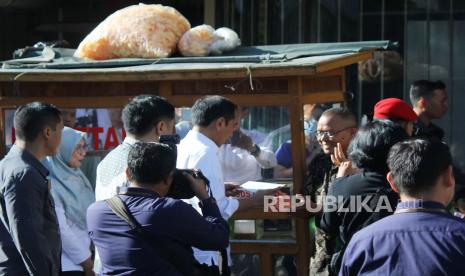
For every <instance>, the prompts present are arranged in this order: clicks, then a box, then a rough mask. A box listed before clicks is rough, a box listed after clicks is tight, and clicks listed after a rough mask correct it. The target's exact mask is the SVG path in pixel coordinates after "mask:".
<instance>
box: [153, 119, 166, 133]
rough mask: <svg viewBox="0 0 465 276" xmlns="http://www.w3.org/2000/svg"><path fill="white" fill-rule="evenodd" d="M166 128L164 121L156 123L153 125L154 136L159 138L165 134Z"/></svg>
mask: <svg viewBox="0 0 465 276" xmlns="http://www.w3.org/2000/svg"><path fill="white" fill-rule="evenodd" d="M167 127H168V126H167V125H166V123H165V121H163V120H160V122H158V123H157V124H156V125H155V134H156V135H157V136H160V135H161V134H162V133H164V132H165V130H166V128H167Z"/></svg>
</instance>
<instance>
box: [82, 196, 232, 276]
mask: <svg viewBox="0 0 465 276" xmlns="http://www.w3.org/2000/svg"><path fill="white" fill-rule="evenodd" d="M128 192H129V193H131V194H129V195H125V193H128ZM120 197H121V198H122V199H123V201H124V203H125V204H126V205H127V206H128V208H129V211H130V212H131V214H132V215H133V216H134V218H135V219H136V220H137V221H138V222H139V224H140V225H141V226H142V227H143V228H144V229H145V230H146V231H148V232H150V234H152V235H153V236H155V237H158V238H159V240H165V241H166V242H165V244H163V245H160V248H169V249H170V251H171V253H172V254H173V255H174V256H176V258H178V259H180V260H184V262H183V263H184V265H185V267H182V268H179V267H176V268H174V267H173V266H172V265H171V263H169V262H168V261H167V260H166V259H164V258H163V257H161V256H159V255H158V254H157V249H154V248H153V247H152V246H151V245H150V244H148V243H147V242H146V241H145V240H144V239H143V238H141V237H138V236H137V235H136V234H135V233H134V232H133V231H132V230H131V229H130V227H129V225H128V224H127V223H126V222H125V221H123V220H122V219H121V218H119V217H117V216H116V214H114V213H113V212H112V210H111V209H110V208H109V207H108V205H107V203H106V202H105V201H97V202H95V203H94V204H92V205H91V206H90V207H89V209H88V210H87V224H88V230H89V235H90V238H91V239H92V241H93V242H94V244H95V246H96V247H97V249H98V253H99V255H100V259H101V261H102V266H103V267H102V273H103V275H114V274H118V275H135V274H134V273H136V271H137V275H180V274H179V272H178V271H186V270H187V271H189V270H190V271H193V261H194V259H193V253H192V248H191V247H192V246H195V247H197V248H199V249H201V250H219V249H220V248H226V247H227V245H228V242H229V228H228V224H227V222H226V221H225V220H223V218H222V217H221V214H220V211H219V209H218V206H217V205H216V203H214V202H207V203H206V204H204V205H203V206H202V213H203V216H204V217H202V216H201V215H200V214H199V213H198V212H197V211H196V210H195V209H194V208H192V206H190V205H189V204H187V203H185V202H183V201H181V200H176V199H172V198H169V197H158V195H157V194H156V193H154V192H151V191H149V190H146V189H142V188H133V187H129V188H128V187H121V188H120ZM190 275H192V273H190Z"/></svg>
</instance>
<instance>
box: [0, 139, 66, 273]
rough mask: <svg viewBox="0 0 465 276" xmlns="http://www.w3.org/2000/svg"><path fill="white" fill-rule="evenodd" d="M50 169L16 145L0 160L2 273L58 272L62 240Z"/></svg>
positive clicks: (0, 269) (0, 255)
mask: <svg viewBox="0 0 465 276" xmlns="http://www.w3.org/2000/svg"><path fill="white" fill-rule="evenodd" d="M47 176H48V171H47V169H46V168H45V167H44V166H43V165H42V164H41V163H40V162H39V160H37V159H36V158H35V157H34V156H33V155H32V154H31V153H29V152H28V151H25V150H22V149H21V148H19V147H17V146H16V145H14V146H13V147H12V148H11V149H10V151H9V152H8V154H7V155H6V156H5V158H4V159H3V160H2V161H1V162H0V180H1V182H0V206H1V214H0V216H1V221H2V223H0V274H2V275H25V274H31V275H58V274H59V272H60V256H61V240H60V232H59V229H58V221H57V217H56V215H55V211H54V209H53V208H54V204H53V199H52V196H51V195H50V187H49V181H48V179H47Z"/></svg>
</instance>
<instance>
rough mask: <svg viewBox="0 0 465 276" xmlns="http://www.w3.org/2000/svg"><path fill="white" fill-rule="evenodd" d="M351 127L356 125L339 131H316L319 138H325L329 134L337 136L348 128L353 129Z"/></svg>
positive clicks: (331, 136) (330, 136) (329, 136)
mask: <svg viewBox="0 0 465 276" xmlns="http://www.w3.org/2000/svg"><path fill="white" fill-rule="evenodd" d="M351 128H355V127H354V126H350V127H346V128H343V129H340V130H338V131H331V130H328V131H317V132H316V138H318V139H323V138H324V137H325V136H327V137H328V138H330V139H331V138H333V137H334V136H336V134H338V133H340V132H343V131H344V130H348V129H351Z"/></svg>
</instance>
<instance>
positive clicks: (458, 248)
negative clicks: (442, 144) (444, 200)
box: [339, 201, 465, 276]
mask: <svg viewBox="0 0 465 276" xmlns="http://www.w3.org/2000/svg"><path fill="white" fill-rule="evenodd" d="M418 207H423V208H426V209H430V211H426V212H424V211H420V212H407V213H399V214H397V213H396V214H394V215H391V216H389V217H386V218H384V219H382V220H379V221H377V222H375V223H373V224H371V225H370V226H368V227H366V228H364V229H362V230H361V231H359V232H357V233H356V234H355V235H354V236H353V238H352V240H351V241H350V243H349V245H348V247H347V249H346V253H345V255H344V258H343V261H342V268H341V271H340V273H339V275H360V274H363V275H431V276H433V275H434V276H435V275H463V273H464V271H465V270H464V263H465V222H464V221H463V220H461V219H459V218H456V217H454V216H452V215H450V214H448V213H447V212H446V210H445V207H444V206H443V205H442V204H440V203H438V202H431V201H429V202H427V201H423V202H422V201H410V202H401V203H399V204H398V205H397V210H396V212H398V211H399V210H405V209H407V208H418ZM431 209H432V210H431Z"/></svg>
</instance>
